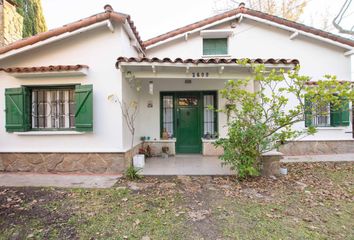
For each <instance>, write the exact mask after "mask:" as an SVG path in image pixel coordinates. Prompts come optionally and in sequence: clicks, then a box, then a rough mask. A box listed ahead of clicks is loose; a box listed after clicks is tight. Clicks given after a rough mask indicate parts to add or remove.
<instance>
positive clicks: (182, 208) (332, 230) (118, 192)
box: [0, 163, 354, 240]
mask: <svg viewBox="0 0 354 240" xmlns="http://www.w3.org/2000/svg"><path fill="white" fill-rule="evenodd" d="M286 167H287V168H288V171H289V174H288V175H286V176H282V177H277V178H275V177H274V178H263V177H257V178H253V179H248V180H245V181H242V182H239V181H237V180H236V179H235V178H232V177H207V176H206V177H187V176H180V177H164V178H153V177H146V178H143V179H142V180H139V181H137V182H130V181H127V180H124V179H121V180H119V181H118V182H117V183H116V185H115V186H114V187H112V188H110V189H62V188H30V187H26V188H0V239H144V240H148V239H213V240H214V239H354V221H353V219H354V174H353V173H354V171H353V170H354V163H335V164H334V163H311V164H305V163H301V164H300V163H297V164H286Z"/></svg>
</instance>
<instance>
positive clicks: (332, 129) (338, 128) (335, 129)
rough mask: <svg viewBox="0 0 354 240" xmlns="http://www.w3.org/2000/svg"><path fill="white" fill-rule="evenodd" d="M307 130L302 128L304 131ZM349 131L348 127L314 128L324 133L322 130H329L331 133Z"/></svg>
mask: <svg viewBox="0 0 354 240" xmlns="http://www.w3.org/2000/svg"><path fill="white" fill-rule="evenodd" d="M306 129H307V128H304V130H306ZM346 129H349V126H348V127H316V130H317V131H324V130H326V131H327V130H331V131H343V130H346Z"/></svg>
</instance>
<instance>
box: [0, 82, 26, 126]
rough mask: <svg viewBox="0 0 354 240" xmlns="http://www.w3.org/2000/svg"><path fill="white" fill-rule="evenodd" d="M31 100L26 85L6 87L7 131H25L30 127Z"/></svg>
mask: <svg viewBox="0 0 354 240" xmlns="http://www.w3.org/2000/svg"><path fill="white" fill-rule="evenodd" d="M30 100H31V98H30V92H29V90H28V89H27V88H26V87H20V88H7V89H5V112H6V123H5V128H6V131H7V132H25V131H28V130H29V129H30V127H31V124H30V114H31V113H30V111H31V101H30Z"/></svg>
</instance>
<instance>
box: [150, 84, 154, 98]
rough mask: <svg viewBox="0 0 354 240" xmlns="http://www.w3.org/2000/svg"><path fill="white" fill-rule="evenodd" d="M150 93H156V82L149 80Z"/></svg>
mask: <svg viewBox="0 0 354 240" xmlns="http://www.w3.org/2000/svg"><path fill="white" fill-rule="evenodd" d="M149 94H150V95H154V82H153V81H150V82H149Z"/></svg>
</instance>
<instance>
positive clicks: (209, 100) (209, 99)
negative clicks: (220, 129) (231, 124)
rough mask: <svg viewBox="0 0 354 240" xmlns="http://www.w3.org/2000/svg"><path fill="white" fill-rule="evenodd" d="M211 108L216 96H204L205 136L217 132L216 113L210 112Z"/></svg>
mask: <svg viewBox="0 0 354 240" xmlns="http://www.w3.org/2000/svg"><path fill="white" fill-rule="evenodd" d="M209 106H214V95H204V106H203V108H204V134H208V133H209V134H214V132H215V129H214V128H215V117H214V111H213V110H210V109H209Z"/></svg>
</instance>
